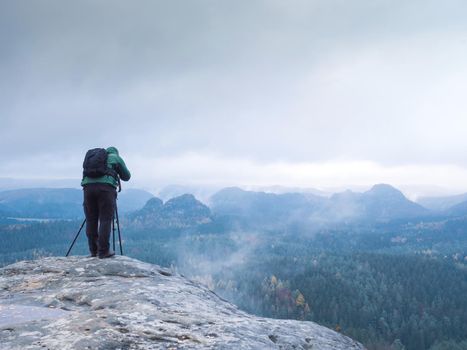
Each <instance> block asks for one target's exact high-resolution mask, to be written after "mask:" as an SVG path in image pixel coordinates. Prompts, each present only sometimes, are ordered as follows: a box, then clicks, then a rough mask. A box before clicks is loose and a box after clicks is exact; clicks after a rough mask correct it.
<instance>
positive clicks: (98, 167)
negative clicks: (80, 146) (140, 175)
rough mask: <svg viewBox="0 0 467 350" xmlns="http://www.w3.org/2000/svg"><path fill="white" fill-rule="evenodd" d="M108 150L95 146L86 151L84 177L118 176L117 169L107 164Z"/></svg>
mask: <svg viewBox="0 0 467 350" xmlns="http://www.w3.org/2000/svg"><path fill="white" fill-rule="evenodd" d="M107 158H108V155H107V151H106V150H105V149H104V148H94V149H90V150H89V151H87V152H86V156H85V157H84V162H83V178H84V177H85V176H87V177H91V178H95V177H101V176H104V175H110V176H114V177H115V176H116V175H117V173H116V172H115V170H113V169H110V168H109V167H108V166H107Z"/></svg>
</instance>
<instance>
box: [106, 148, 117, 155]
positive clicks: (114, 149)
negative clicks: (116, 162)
mask: <svg viewBox="0 0 467 350" xmlns="http://www.w3.org/2000/svg"><path fill="white" fill-rule="evenodd" d="M106 151H107V153H109V154H110V153H114V154H116V155H117V156H118V149H117V148H116V147H109V148H107V149H106Z"/></svg>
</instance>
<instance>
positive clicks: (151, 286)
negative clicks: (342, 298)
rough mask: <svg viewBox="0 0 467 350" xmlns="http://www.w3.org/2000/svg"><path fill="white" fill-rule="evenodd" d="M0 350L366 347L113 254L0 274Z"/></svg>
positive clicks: (22, 265)
mask: <svg viewBox="0 0 467 350" xmlns="http://www.w3.org/2000/svg"><path fill="white" fill-rule="evenodd" d="M0 349H2V350H4V349H18V350H19V349H22V350H23V349H51V350H52V349H53V350H55V349H57V350H58V349H60V350H66V349H73V350H76V349H77V350H81V349H92V350H96V349H99V350H104V349H108V350H111V349H121V350H124V349H313V350H317V349H345V350H351V349H364V348H363V346H362V345H360V344H359V343H357V342H355V341H353V340H352V339H350V338H347V337H345V336H343V335H341V334H339V333H336V332H334V331H332V330H330V329H327V328H325V327H322V326H319V325H317V324H315V323H312V322H301V321H292V320H273V319H268V318H261V317H256V316H252V315H249V314H247V313H245V312H243V311H240V310H238V309H237V307H235V306H234V305H232V304H230V303H229V302H227V301H225V300H223V299H221V298H220V297H218V296H217V295H216V294H214V293H213V292H211V291H210V290H209V289H207V288H206V287H204V286H202V285H200V284H197V283H195V282H192V281H190V280H188V279H186V278H184V277H183V276H180V275H173V274H172V273H170V272H169V271H167V270H165V269H162V268H160V267H159V266H156V265H151V264H147V263H143V262H140V261H138V260H134V259H131V258H128V257H122V256H117V257H115V258H112V259H105V260H99V259H96V258H84V257H69V258H61V257H51V258H43V259H40V260H36V261H22V262H19V263H16V264H13V265H9V266H7V267H4V268H2V269H0Z"/></svg>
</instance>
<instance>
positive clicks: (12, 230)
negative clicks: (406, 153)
mask: <svg viewBox="0 0 467 350" xmlns="http://www.w3.org/2000/svg"><path fill="white" fill-rule="evenodd" d="M80 224H81V222H80V221H76V220H70V221H59V220H58V221H46V222H17V221H14V220H4V221H3V222H2V223H1V225H0V240H1V242H2V244H1V246H0V264H1V265H6V264H9V263H12V262H14V261H16V260H22V259H34V258H38V257H41V256H49V255H64V254H65V252H66V250H67V248H68V247H69V245H70V243H71V241H72V239H73V238H74V236H75V234H76V232H77V230H78V228H79V226H80ZM465 227H466V223H465V219H462V218H456V219H452V220H449V221H443V222H441V223H440V222H436V221H434V222H417V223H407V222H399V223H398V222H392V223H386V224H371V225H361V224H359V225H343V226H339V227H335V228H326V229H325V230H322V231H317V232H314V231H313V232H300V231H299V230H294V229H291V228H289V229H288V230H285V231H284V230H274V229H272V230H265V231H262V232H257V231H254V230H251V231H248V230H235V229H234V226H232V225H230V223H229V222H226V223H222V222H220V221H217V222H216V223H212V224H210V225H204V226H202V227H197V228H190V229H186V228H185V229H183V228H165V229H160V228H159V229H157V228H154V229H147V228H146V229H141V228H132V227H131V226H130V225H128V223H126V222H125V220H123V223H122V234H123V240H124V246H123V249H124V253H125V254H126V255H129V256H131V257H134V258H137V259H140V260H143V261H147V262H150V263H155V264H160V265H163V266H168V267H171V268H172V269H174V270H176V271H178V272H180V273H183V274H185V275H187V276H189V277H190V278H192V279H195V280H198V281H200V282H202V283H204V284H206V285H208V286H209V287H210V288H211V289H213V290H214V291H215V292H216V293H218V294H219V295H220V296H222V297H224V298H226V299H228V300H230V301H232V302H233V303H235V304H236V305H238V306H239V307H240V308H242V309H244V310H245V311H248V312H250V313H253V314H256V315H260V316H265V317H274V318H292V319H298V320H309V321H314V322H317V323H319V324H322V325H324V326H327V327H329V328H332V329H334V330H337V331H339V332H342V333H343V334H346V335H349V336H350V337H352V338H354V339H356V340H359V341H360V342H362V343H363V344H364V345H365V346H366V347H367V348H368V349H370V350H383V349H407V350H415V349H429V350H441V349H465V348H466V344H467V298H465V296H466V295H467V234H466V232H465ZM117 245H118V241H117ZM117 249H118V246H117ZM72 254H83V255H85V254H87V250H86V240H85V234H84V232H82V233H81V236H80V237H79V239H78V241H77V244H76V246H75V247H74V248H73V252H72Z"/></svg>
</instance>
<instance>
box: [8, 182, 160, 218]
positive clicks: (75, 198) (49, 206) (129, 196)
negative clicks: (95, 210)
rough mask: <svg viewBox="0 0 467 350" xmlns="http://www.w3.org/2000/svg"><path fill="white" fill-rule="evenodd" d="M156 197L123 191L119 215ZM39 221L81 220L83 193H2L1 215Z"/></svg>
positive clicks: (66, 190) (52, 190)
mask: <svg viewBox="0 0 467 350" xmlns="http://www.w3.org/2000/svg"><path fill="white" fill-rule="evenodd" d="M151 197H153V195H152V194H150V193H149V192H146V191H143V190H135V189H128V190H123V191H122V192H120V193H119V195H118V202H117V203H118V209H119V212H122V213H124V212H127V211H132V210H137V209H140V208H142V207H143V205H144V203H146V201H147V200H148V199H149V198H151ZM2 213H3V215H4V216H14V217H21V218H40V219H79V218H82V217H83V216H84V214H83V191H82V190H81V189H75V188H23V189H17V190H8V191H3V192H0V216H2Z"/></svg>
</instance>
